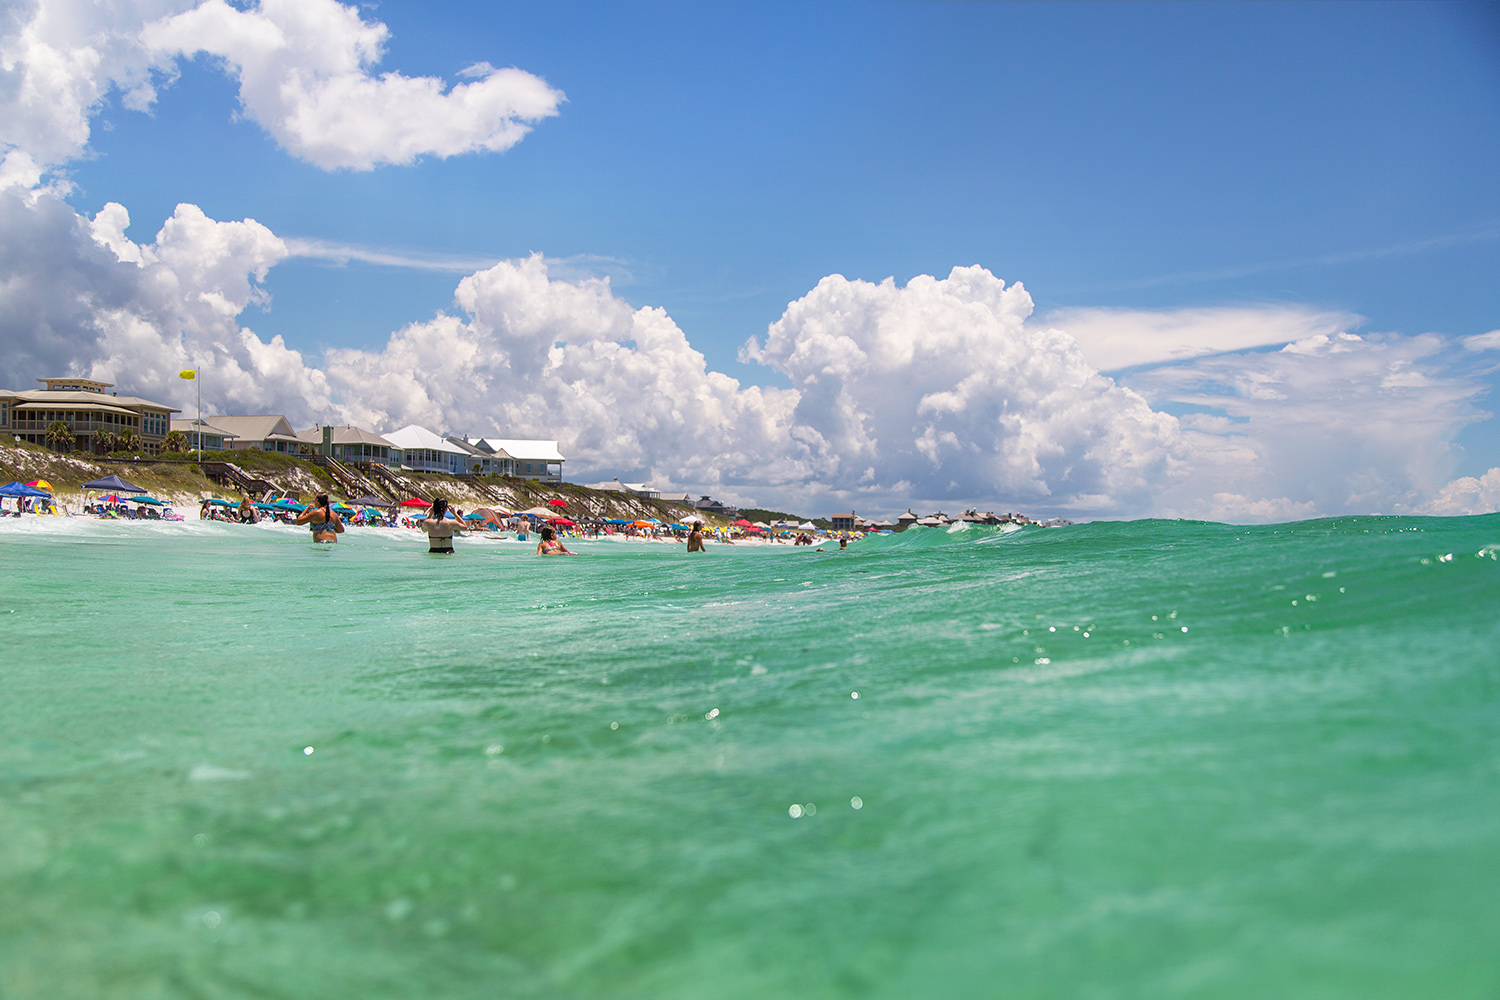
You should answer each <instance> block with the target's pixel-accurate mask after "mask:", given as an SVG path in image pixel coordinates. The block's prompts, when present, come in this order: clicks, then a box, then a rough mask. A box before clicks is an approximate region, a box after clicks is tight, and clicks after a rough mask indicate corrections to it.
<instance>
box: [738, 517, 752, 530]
mask: <svg viewBox="0 0 1500 1000" xmlns="http://www.w3.org/2000/svg"><path fill="white" fill-rule="evenodd" d="M734 526H735V527H736V528H753V527H755V525H753V524H751V523H750V522H749V521H747V520H745V519H744V518H743V517H742V518H740V519H739V520H738V521H736V522H734Z"/></svg>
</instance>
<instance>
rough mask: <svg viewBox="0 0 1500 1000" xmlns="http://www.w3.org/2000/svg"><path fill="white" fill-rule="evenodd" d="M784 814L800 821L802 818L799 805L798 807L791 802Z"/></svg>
mask: <svg viewBox="0 0 1500 1000" xmlns="http://www.w3.org/2000/svg"><path fill="white" fill-rule="evenodd" d="M786 814H787V815H788V816H790V817H792V819H801V818H802V807H801V806H800V805H798V804H797V803H795V802H793V803H792V804H791V805H790V806H788V807H787V811H786Z"/></svg>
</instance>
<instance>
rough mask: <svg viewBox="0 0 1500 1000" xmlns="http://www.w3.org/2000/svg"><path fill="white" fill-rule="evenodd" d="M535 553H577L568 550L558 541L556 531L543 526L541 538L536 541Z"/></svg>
mask: <svg viewBox="0 0 1500 1000" xmlns="http://www.w3.org/2000/svg"><path fill="white" fill-rule="evenodd" d="M536 554H537V555H539V556H576V555H577V554H578V553H577V552H572V551H569V549H568V547H567V546H566V545H564V544H563V543H562V542H559V541H558V540H557V532H556V531H554V530H552V529H551V528H543V529H542V540H541V541H540V542H538V543H537V546H536Z"/></svg>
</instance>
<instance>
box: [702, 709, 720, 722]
mask: <svg viewBox="0 0 1500 1000" xmlns="http://www.w3.org/2000/svg"><path fill="white" fill-rule="evenodd" d="M718 717H719V710H718V709H717V708H711V709H709V710H708V714H707V715H705V716H704V718H705V719H710V720H712V719H717V718H718Z"/></svg>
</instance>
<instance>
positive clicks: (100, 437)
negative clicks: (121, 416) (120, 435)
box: [94, 431, 120, 455]
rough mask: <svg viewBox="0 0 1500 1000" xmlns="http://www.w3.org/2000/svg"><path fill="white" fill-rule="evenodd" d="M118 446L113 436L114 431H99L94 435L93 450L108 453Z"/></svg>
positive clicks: (118, 443)
mask: <svg viewBox="0 0 1500 1000" xmlns="http://www.w3.org/2000/svg"><path fill="white" fill-rule="evenodd" d="M119 446H120V442H119V441H118V440H117V439H116V438H115V432H114V431H100V432H99V433H97V434H95V435H94V450H95V451H97V452H98V453H99V454H101V455H108V454H109V453H110V452H112V451H114V450H115V449H116V448H118V447H119Z"/></svg>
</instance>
